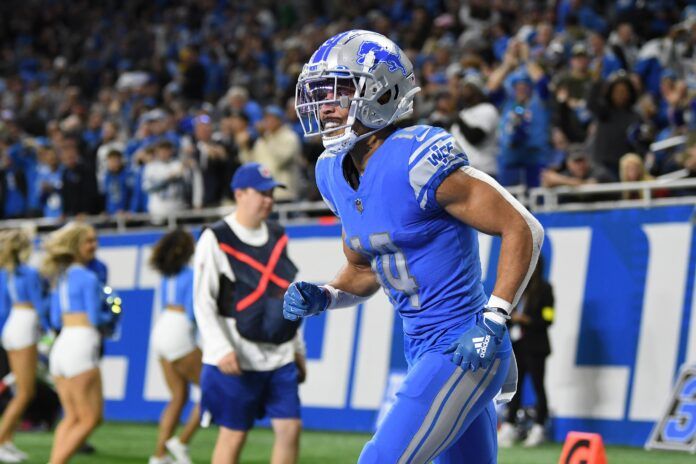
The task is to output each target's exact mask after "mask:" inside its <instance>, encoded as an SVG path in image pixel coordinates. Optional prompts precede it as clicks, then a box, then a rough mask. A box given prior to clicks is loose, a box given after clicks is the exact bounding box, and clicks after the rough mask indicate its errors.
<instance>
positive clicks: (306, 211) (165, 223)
mask: <svg viewBox="0 0 696 464" xmlns="http://www.w3.org/2000/svg"><path fill="white" fill-rule="evenodd" d="M692 189H693V191H691V190H692ZM508 191H510V193H512V195H513V196H515V197H516V198H517V199H518V200H519V201H520V202H522V204H524V205H525V206H527V207H528V208H529V209H531V210H532V211H535V212H548V211H593V210H602V209H614V208H629V207H647V206H659V205H675V204H696V179H683V180H674V179H660V180H655V181H646V182H624V183H613V184H598V185H583V186H580V187H556V188H533V189H529V190H527V189H526V188H525V187H524V186H521V185H519V186H513V187H509V188H508ZM656 191H657V192H660V193H659V194H658V196H657V197H656V195H655V193H656ZM679 191H691V195H690V196H678V197H666V198H661V197H659V195H660V194H662V195H664V194H667V193H670V192H672V193H674V192H679ZM624 192H641V193H642V198H640V199H635V200H621V199H613V198H620V197H621V196H622V194H623V193H624ZM598 195H599V196H600V197H607V196H609V197H612V199H606V198H597V196H598ZM592 197H595V198H592ZM579 199H586V200H588V201H578V200H579ZM569 200H570V201H569ZM589 200H591V201H589ZM232 211H234V205H226V206H219V207H215V208H202V209H191V210H185V211H176V212H173V213H171V214H169V215H167V216H165V217H164V218H162V217H160V218H159V219H155V218H153V217H152V216H151V215H150V214H148V213H138V214H132V213H127V214H120V215H114V216H107V215H103V214H102V215H95V216H82V217H80V219H81V220H83V221H85V222H87V223H90V224H93V225H94V226H95V227H97V228H99V230H104V231H106V230H115V231H117V232H125V231H127V230H143V229H162V228H169V229H171V228H174V227H176V226H178V225H202V224H209V223H211V222H213V221H216V220H217V219H219V218H221V217H223V216H225V215H227V214H229V213H231V212H232ZM274 211H275V214H276V217H277V219H278V220H279V221H280V222H281V223H283V224H286V225H288V224H290V225H300V224H316V223H317V222H327V221H328V222H331V221H333V220H334V219H333V215H332V213H331V211H330V210H329V209H328V208H327V206H326V204H324V202H322V201H299V202H293V203H278V204H276V205H275V207H274ZM64 223H65V220H64V219H57V218H31V219H7V220H0V229H5V228H16V227H22V228H30V229H33V230H34V231H36V232H38V233H44V232H49V231H51V230H55V229H57V228H58V227H60V226H61V225H63V224H64Z"/></svg>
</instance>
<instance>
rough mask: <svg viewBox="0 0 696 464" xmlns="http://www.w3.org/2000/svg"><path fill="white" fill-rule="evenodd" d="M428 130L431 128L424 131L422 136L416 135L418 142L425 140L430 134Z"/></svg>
mask: <svg viewBox="0 0 696 464" xmlns="http://www.w3.org/2000/svg"><path fill="white" fill-rule="evenodd" d="M428 132H430V128H428V130H426V131H425V132H423V134H422V135H421V136H420V137H418V136H416V142H422V141H423V140H425V136H426V135H428Z"/></svg>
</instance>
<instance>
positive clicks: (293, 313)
mask: <svg viewBox="0 0 696 464" xmlns="http://www.w3.org/2000/svg"><path fill="white" fill-rule="evenodd" d="M328 305H329V296H328V295H327V294H326V290H324V289H323V288H321V287H319V286H318V285H314V284H310V283H309V282H293V283H292V284H290V287H288V290H287V291H286V292H285V298H284V300H283V317H285V319H288V320H291V321H296V320H298V319H299V318H301V317H309V316H315V315H317V314H319V313H321V312H322V311H325V310H326V307H327V306H328Z"/></svg>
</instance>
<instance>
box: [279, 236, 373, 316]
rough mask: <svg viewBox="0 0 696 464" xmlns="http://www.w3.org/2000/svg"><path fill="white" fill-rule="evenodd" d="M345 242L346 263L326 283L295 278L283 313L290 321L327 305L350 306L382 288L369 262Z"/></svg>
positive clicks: (313, 313) (315, 311)
mask: <svg viewBox="0 0 696 464" xmlns="http://www.w3.org/2000/svg"><path fill="white" fill-rule="evenodd" d="M342 242H343V254H344V255H345V256H346V264H345V265H344V266H343V267H342V268H341V270H340V271H338V274H337V275H336V277H334V279H333V280H332V281H331V282H329V283H328V284H326V285H321V286H319V285H315V284H313V283H310V282H302V281H300V282H293V283H292V285H290V287H289V288H288V290H287V292H285V301H284V303H283V315H284V316H285V318H286V319H289V320H291V321H295V320H298V319H299V318H301V317H308V316H314V315H316V314H319V313H321V312H323V311H326V310H327V309H335V308H349V307H353V306H355V305H358V304H360V303H362V302H363V301H365V300H367V299H368V298H370V297H371V296H372V295H374V293H375V292H376V291H377V290H378V289H379V281H378V280H377V276H376V275H375V273H374V272H372V268H371V267H370V262H369V261H368V260H367V259H365V257H364V256H362V255H361V254H360V253H358V252H356V251H353V250H351V249H350V248H349V247H348V245H346V243H345V240H342Z"/></svg>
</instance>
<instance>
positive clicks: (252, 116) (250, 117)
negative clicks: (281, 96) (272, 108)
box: [219, 86, 263, 126]
mask: <svg viewBox="0 0 696 464" xmlns="http://www.w3.org/2000/svg"><path fill="white" fill-rule="evenodd" d="M219 106H220V109H221V110H225V109H227V110H231V111H232V112H237V113H242V114H243V115H244V116H245V117H246V119H247V121H249V122H250V123H251V125H252V126H255V125H256V123H258V122H259V121H261V119H263V109H262V108H261V106H260V105H259V104H258V103H257V102H255V101H254V100H250V99H249V91H248V90H247V89H245V88H244V87H239V86H233V87H230V89H229V90H228V91H227V94H225V98H224V99H223V101H222V102H220V104H219Z"/></svg>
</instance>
